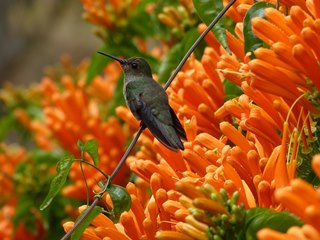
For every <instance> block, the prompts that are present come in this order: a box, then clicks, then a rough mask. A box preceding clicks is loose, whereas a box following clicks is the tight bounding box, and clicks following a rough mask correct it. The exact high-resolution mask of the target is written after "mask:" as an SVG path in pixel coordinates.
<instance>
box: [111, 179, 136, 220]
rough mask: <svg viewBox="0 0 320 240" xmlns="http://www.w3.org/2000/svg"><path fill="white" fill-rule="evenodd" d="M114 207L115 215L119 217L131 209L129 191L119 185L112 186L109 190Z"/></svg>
mask: <svg viewBox="0 0 320 240" xmlns="http://www.w3.org/2000/svg"><path fill="white" fill-rule="evenodd" d="M107 192H108V193H109V195H110V198H111V200H112V205H113V209H112V211H113V213H114V215H115V216H119V215H120V214H121V213H122V212H124V211H129V210H130V208H131V197H130V194H129V193H128V191H127V190H126V189H125V188H123V187H121V186H118V185H114V184H111V185H110V186H109V187H108V188H107Z"/></svg>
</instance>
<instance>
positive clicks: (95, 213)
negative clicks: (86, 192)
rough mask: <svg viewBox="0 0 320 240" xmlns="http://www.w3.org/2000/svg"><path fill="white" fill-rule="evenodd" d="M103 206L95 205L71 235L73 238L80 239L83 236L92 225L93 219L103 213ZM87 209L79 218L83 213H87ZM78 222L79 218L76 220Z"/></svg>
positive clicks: (73, 239)
mask: <svg viewBox="0 0 320 240" xmlns="http://www.w3.org/2000/svg"><path fill="white" fill-rule="evenodd" d="M102 211H103V210H102V208H101V207H97V206H96V207H94V208H93V210H92V211H91V212H90V213H89V214H88V215H87V216H86V218H85V219H84V221H83V222H82V223H81V224H80V225H79V227H78V228H77V229H76V230H75V231H74V232H73V234H72V235H71V240H78V239H80V238H81V235H82V233H83V232H84V230H86V228H87V227H88V226H89V225H90V223H91V222H92V220H93V219H95V217H96V216H98V215H99V214H100V213H102ZM85 212H86V211H83V212H82V213H81V214H80V216H79V217H78V219H80V218H81V217H82V215H83V214H85ZM76 222H77V220H76Z"/></svg>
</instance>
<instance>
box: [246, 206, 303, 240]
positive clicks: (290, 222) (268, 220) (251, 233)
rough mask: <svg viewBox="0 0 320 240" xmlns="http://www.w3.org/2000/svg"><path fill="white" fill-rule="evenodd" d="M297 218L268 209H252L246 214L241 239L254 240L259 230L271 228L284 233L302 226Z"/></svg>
mask: <svg viewBox="0 0 320 240" xmlns="http://www.w3.org/2000/svg"><path fill="white" fill-rule="evenodd" d="M302 225H303V222H301V221H300V220H299V219H298V218H297V217H295V216H294V215H292V214H291V213H288V212H274V211H272V209H269V208H252V209H249V210H247V212H246V220H245V226H244V228H243V235H242V238H241V239H246V240H255V239H257V237H256V234H257V232H258V231H259V230H260V229H263V228H266V227H268V228H271V229H274V230H277V231H279V232H286V231H287V230H288V229H289V228H290V227H292V226H302Z"/></svg>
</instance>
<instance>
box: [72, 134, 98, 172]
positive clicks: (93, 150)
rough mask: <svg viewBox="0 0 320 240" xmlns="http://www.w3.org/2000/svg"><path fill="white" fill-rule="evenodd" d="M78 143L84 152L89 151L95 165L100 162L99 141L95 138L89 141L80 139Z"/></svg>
mask: <svg viewBox="0 0 320 240" xmlns="http://www.w3.org/2000/svg"><path fill="white" fill-rule="evenodd" d="M77 145H78V147H79V149H80V150H81V151H82V152H87V153H88V154H89V155H90V157H91V158H92V160H93V163H94V165H95V166H97V165H98V163H99V154H98V143H97V141H96V140H95V139H90V140H89V141H88V142H86V143H83V142H81V141H80V140H78V142H77Z"/></svg>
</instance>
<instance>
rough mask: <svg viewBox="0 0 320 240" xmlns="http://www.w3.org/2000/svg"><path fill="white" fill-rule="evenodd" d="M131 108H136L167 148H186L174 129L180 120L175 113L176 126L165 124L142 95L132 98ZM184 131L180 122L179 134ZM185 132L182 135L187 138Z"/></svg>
mask: <svg viewBox="0 0 320 240" xmlns="http://www.w3.org/2000/svg"><path fill="white" fill-rule="evenodd" d="M129 108H130V110H135V113H136V114H137V115H138V117H139V119H141V121H142V123H143V124H144V125H145V126H146V127H147V128H148V129H149V130H150V131H151V133H152V134H153V136H154V137H155V138H156V139H158V141H159V142H161V143H162V144H163V145H165V146H166V147H167V148H169V149H171V150H173V151H177V150H178V149H184V147H183V144H182V142H181V140H180V138H179V137H178V135H177V133H176V131H175V129H174V127H175V126H176V125H177V124H176V121H179V120H178V119H177V117H176V116H175V114H174V116H175V118H176V119H174V126H171V125H168V124H165V123H163V122H162V121H161V120H160V119H159V118H158V117H157V116H156V115H155V114H154V113H153V112H152V109H151V108H150V106H148V104H146V103H145V102H144V101H143V99H142V98H141V97H139V98H135V99H132V100H131V101H130V102H129ZM170 111H171V110H170ZM179 124H180V122H179ZM181 129H182V130H181ZM182 131H183V133H184V130H183V128H182V126H181V124H180V127H179V130H178V133H179V135H180V133H182ZM183 133H182V134H181V135H182V136H184V138H185V133H184V134H183Z"/></svg>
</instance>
